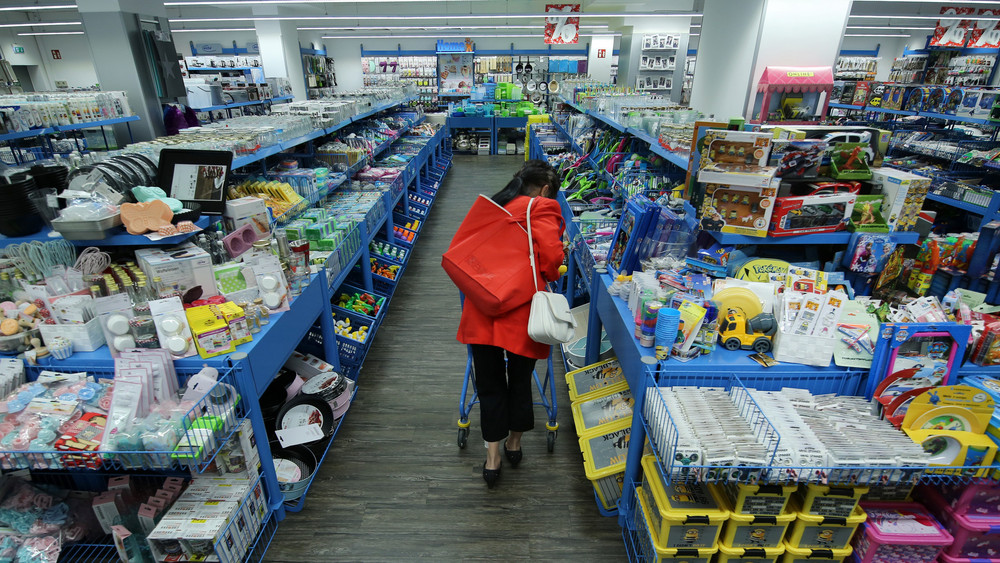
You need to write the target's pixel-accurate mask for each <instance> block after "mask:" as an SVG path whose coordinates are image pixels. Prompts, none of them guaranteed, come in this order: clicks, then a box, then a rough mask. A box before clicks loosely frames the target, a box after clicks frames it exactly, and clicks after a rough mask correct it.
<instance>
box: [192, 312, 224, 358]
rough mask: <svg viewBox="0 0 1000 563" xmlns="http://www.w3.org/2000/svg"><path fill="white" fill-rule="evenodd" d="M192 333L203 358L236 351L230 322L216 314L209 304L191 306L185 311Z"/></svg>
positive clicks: (199, 353)
mask: <svg viewBox="0 0 1000 563" xmlns="http://www.w3.org/2000/svg"><path fill="white" fill-rule="evenodd" d="M185 314H186V315H187V320H188V325H190V327H191V335H192V336H193V337H194V342H195V345H196V346H197V348H198V355H199V356H201V357H202V358H213V357H215V356H220V355H222V354H228V353H230V352H235V351H236V345H235V344H233V335H232V332H231V331H230V330H229V323H227V322H226V321H225V320H223V319H220V318H219V317H218V316H216V314H215V312H214V311H212V308H211V307H209V306H207V305H206V306H202V307H191V308H190V309H187V310H186V311H185Z"/></svg>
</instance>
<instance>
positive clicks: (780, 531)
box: [719, 507, 795, 549]
mask: <svg viewBox="0 0 1000 563" xmlns="http://www.w3.org/2000/svg"><path fill="white" fill-rule="evenodd" d="M727 508H728V507H727ZM794 521H795V513H794V512H792V511H787V512H785V513H784V514H779V515H777V516H771V515H766V514H738V513H736V512H730V513H729V521H728V522H726V526H725V528H724V529H723V532H722V537H721V539H720V540H719V543H720V544H725V545H728V546H730V547H732V548H736V549H743V548H760V547H763V548H769V547H772V548H777V547H781V541H782V540H783V539H785V532H786V531H787V530H788V526H789V525H790V524H791V523H792V522H794Z"/></svg>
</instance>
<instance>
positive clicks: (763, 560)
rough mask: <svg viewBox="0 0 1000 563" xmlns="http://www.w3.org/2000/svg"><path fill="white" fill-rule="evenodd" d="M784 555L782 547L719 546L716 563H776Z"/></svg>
mask: <svg viewBox="0 0 1000 563" xmlns="http://www.w3.org/2000/svg"><path fill="white" fill-rule="evenodd" d="M784 553H785V547H784V546H778V547H729V546H728V545H726V544H724V543H720V544H719V555H718V557H716V558H715V561H716V563H778V559H779V558H780V557H781V556H782V554H784Z"/></svg>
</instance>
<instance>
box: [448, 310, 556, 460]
mask: <svg viewBox="0 0 1000 563" xmlns="http://www.w3.org/2000/svg"><path fill="white" fill-rule="evenodd" d="M461 299H462V304H463V305H464V304H465V296H464V295H462V296H461ZM472 375H473V367H472V347H471V346H466V360H465V379H464V380H463V381H462V396H461V397H460V398H459V400H458V447H459V448H465V445H466V444H467V443H468V440H469V428H470V427H471V426H472V422H471V421H470V420H469V414H471V413H472V407H474V406H476V404H477V403H479V391H478V390H477V389H476V380H475V378H474V377H473V376H472ZM531 377H533V378H534V380H535V387H537V388H538V395H539V397H540V398H541V399H540V400H539V401H538V402H535V403H532V404H534V405H541V406H543V407H545V413H546V414H547V415H548V421H547V422H546V423H545V430H547V431H548V434H547V435H546V437H545V445H546V447H547V448H548V449H549V452H552V451H554V450H555V447H556V433H557V432H558V430H559V423H558V422H556V412H557V408H558V407H557V405H556V386H555V381H554V379H553V378H554V377H555V376H554V375H553V370H552V350H551V348H550V349H549V358H548V360H547V361H546V367H545V379H544V380H543V379H541V378H539V377H538V370H533V371H532V372H531ZM470 386H471V387H472V398H471V399H469V387H470ZM546 393H548V396H546Z"/></svg>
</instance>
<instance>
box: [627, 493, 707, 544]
mask: <svg viewBox="0 0 1000 563" xmlns="http://www.w3.org/2000/svg"><path fill="white" fill-rule="evenodd" d="M635 492H636V496H637V497H638V498H637V500H636V503H635V528H636V535H637V536H638V539H639V542H638V544H639V545H638V550H639V553H640V554H641V555H642V560H643V561H645V562H646V563H657V562H659V561H674V562H677V563H680V562H681V561H683V562H685V563H710V562H711V561H712V556H714V555H715V553H716V551H717V549H716V548H715V547H712V548H705V549H694V548H664V547H660V542H659V538H657V536H656V532H655V531H654V529H653V525H652V523H651V522H650V520H649V515H650V514H651V511H650V508H649V506H648V505H647V504H646V493H644V492H643V490H642V487H636V489H635Z"/></svg>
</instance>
